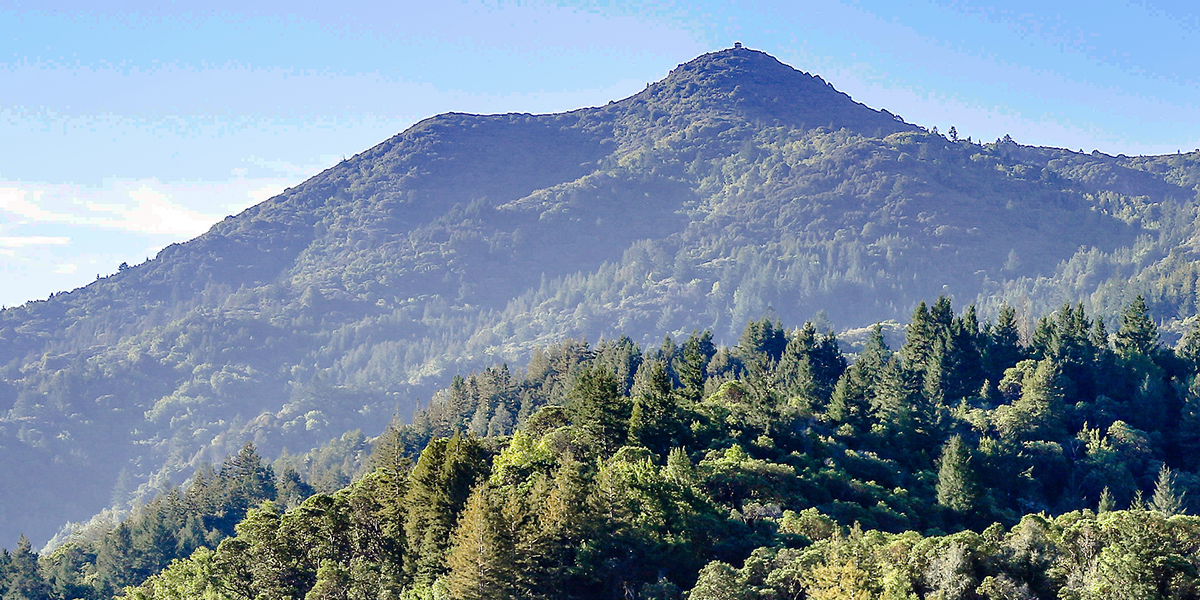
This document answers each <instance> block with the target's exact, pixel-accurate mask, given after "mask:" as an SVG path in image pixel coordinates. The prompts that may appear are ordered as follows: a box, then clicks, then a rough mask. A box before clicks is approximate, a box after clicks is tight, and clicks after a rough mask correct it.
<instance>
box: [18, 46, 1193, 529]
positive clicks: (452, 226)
mask: <svg viewBox="0 0 1200 600" xmlns="http://www.w3.org/2000/svg"><path fill="white" fill-rule="evenodd" d="M1198 183H1200V155H1197V154H1186V155H1183V154H1181V155H1171V156H1161V157H1120V156H1118V157H1114V156H1108V155H1104V154H1101V153H1098V152H1097V153H1092V154H1083V153H1080V152H1072V151H1068V150H1062V149H1055V148H1035V147H1028V146H1021V145H1019V144H1017V143H1015V142H1013V141H1012V140H1007V139H1004V140H998V141H996V142H994V143H986V144H984V143H980V142H979V141H977V140H972V139H970V138H969V137H965V138H960V137H959V135H958V133H957V132H952V133H950V134H947V135H943V134H940V133H938V132H936V131H934V130H925V129H923V128H921V127H918V126H916V125H912V124H909V123H905V122H904V121H903V120H901V119H900V118H899V117H896V116H894V115H892V114H890V113H888V112H886V111H878V110H874V109H871V108H868V107H866V106H864V105H862V104H858V103H856V102H855V101H853V100H852V99H850V98H849V97H848V96H846V95H845V94H842V93H840V92H838V91H837V90H835V89H834V88H833V87H832V86H831V85H829V84H828V83H826V82H825V81H823V80H821V79H820V78H819V77H815V76H812V75H809V74H806V73H803V72H800V71H796V70H794V69H792V68H791V67H789V66H787V65H783V64H781V63H779V62H778V61H776V60H775V59H773V58H771V57H770V56H768V55H766V54H764V53H761V52H757V51H753V50H749V49H744V48H742V49H731V50H724V51H720V52H714V53H711V54H707V55H704V56H701V57H699V58H697V59H695V60H693V61H691V62H689V63H687V64H684V65H681V66H679V67H678V68H677V69H675V70H673V71H672V72H671V73H670V75H668V76H667V78H666V79H664V80H663V81H660V82H657V83H654V84H651V85H649V86H648V87H647V88H646V89H645V90H644V91H643V92H641V93H639V94H637V95H635V96H632V97H630V98H626V99H624V100H620V101H616V102H611V103H609V104H607V105H605V106H601V107H596V108H586V109H580V110H577V111H573V112H569V113H564V114H556V115H526V114H509V115H493V116H478V115H464V114H446V115H440V116H437V117H433V118H431V119H428V120H426V121H423V122H421V123H418V124H417V125H415V126H413V127H412V128H410V129H408V130H407V131H405V132H403V133H401V134H399V135H397V136H395V137H393V138H391V139H389V140H387V141H385V142H383V143H382V144H380V145H378V146H376V147H374V148H371V149H369V150H367V151H365V152H363V153H361V154H359V155H356V156H354V157H353V158H351V159H349V160H346V161H344V162H342V163H340V164H338V165H337V166H335V167H333V168H331V169H329V170H327V171H325V172H323V173H321V174H319V175H317V176H316V177H314V178H312V179H311V180H309V181H307V182H305V183H303V184H301V185H299V186H297V187H295V188H292V189H289V190H287V191H286V192H285V193H284V194H282V195H280V196H278V197H276V198H272V199H271V200H268V201H267V202H264V203H262V204H260V205H258V206H255V207H253V208H251V209H249V210H247V211H245V212H243V213H242V214H240V215H237V216H233V217H230V218H228V219H225V220H224V221H222V222H220V223H218V224H217V225H215V226H214V227H213V228H212V230H210V231H209V232H208V233H206V234H204V235H202V236H200V237H198V238H196V239H195V240H192V241H190V242H187V243H184V244H178V245H174V246H171V247H169V248H167V249H165V250H164V251H162V252H161V253H160V254H159V255H158V256H157V257H155V258H154V259H153V260H150V261H148V262H146V263H144V264H141V265H135V266H133V267H130V268H128V269H123V270H121V271H120V272H118V273H116V274H114V275H112V276H109V277H105V278H103V279H100V280H98V281H96V282H95V283H93V284H91V285H89V286H87V287H85V288H81V289H79V290H75V291H73V292H70V293H63V294H57V295H55V296H53V297H51V298H49V299H47V300H45V301H39V302H32V303H29V304H26V305H25V306H22V307H17V308H13V309H8V310H5V311H3V312H0V449H2V450H3V452H4V456H5V460H4V461H2V462H0V477H2V478H3V479H4V480H5V481H37V482H38V485H30V486H4V487H3V488H0V540H3V539H9V540H15V539H16V537H17V535H18V533H19V532H21V531H24V532H26V533H28V534H29V535H30V536H31V537H32V538H33V540H35V541H36V542H37V543H38V544H40V543H41V542H42V541H44V540H46V539H48V538H49V537H50V536H51V534H53V532H54V531H55V530H56V529H58V527H59V526H61V525H62V523H63V522H64V521H66V520H68V519H72V520H80V519H86V518H88V517H89V516H91V515H93V514H95V513H97V512H98V511H100V510H101V509H102V508H104V507H106V506H118V507H119V506H124V505H126V504H127V503H128V502H130V501H131V500H134V499H136V498H142V499H145V498H147V497H149V496H151V495H153V494H155V493H157V491H158V490H161V489H163V488H164V487H165V486H169V485H170V484H172V483H180V482H181V481H183V480H184V479H185V478H186V477H188V476H189V475H190V474H191V473H192V472H193V471H194V469H195V468H196V467H197V466H199V465H201V464H202V463H204V462H206V461H207V462H219V461H221V460H222V459H223V457H224V456H226V455H228V454H231V453H233V452H236V451H237V450H238V449H239V448H240V447H242V445H243V444H244V443H245V442H247V441H253V442H254V443H255V444H256V445H257V448H258V449H259V451H260V452H261V453H262V454H263V455H265V456H268V457H271V458H274V457H276V456H278V455H279V453H280V452H282V451H283V450H284V449H285V448H286V449H288V450H290V451H292V452H301V451H304V450H307V449H309V448H312V447H315V446H317V445H319V444H321V443H323V442H325V441H327V440H329V439H332V438H335V437H338V436H340V435H342V434H343V433H344V432H347V431H350V430H353V429H356V428H359V429H362V430H363V431H365V432H366V433H367V434H368V435H375V434H377V433H379V432H380V431H382V429H383V427H384V426H385V424H386V423H387V422H389V420H390V419H391V418H392V416H393V415H396V414H398V415H400V416H401V417H403V418H405V419H407V418H409V417H410V416H411V415H412V412H413V409H414V408H415V407H416V406H417V404H418V403H421V404H424V403H426V402H427V398H428V396H429V394H430V393H431V392H432V391H433V390H434V389H437V388H438V387H442V386H445V385H447V384H448V383H449V382H450V381H449V380H450V377H452V376H453V374H454V373H456V372H465V371H469V370H471V369H474V368H482V367H484V366H486V365H490V364H496V363H500V362H503V361H509V362H510V363H512V364H522V363H524V361H525V360H526V359H527V358H528V357H529V356H530V353H531V352H532V350H533V349H534V348H535V347H538V346H547V345H551V344H555V343H557V342H559V341H561V340H563V339H567V338H573V339H589V340H597V339H600V338H601V337H603V336H606V337H609V338H612V337H616V336H619V335H626V336H628V337H629V338H630V339H631V340H633V341H636V342H637V343H638V344H639V345H641V346H643V347H648V346H649V345H650V344H652V343H656V341H657V340H659V339H661V338H662V336H663V335H665V334H668V333H669V334H673V335H675V336H676V337H680V336H686V335H687V334H688V332H691V331H693V330H704V329H707V330H710V331H711V332H712V334H713V338H714V341H716V342H717V343H732V342H734V341H736V340H737V338H738V335H739V332H740V331H741V328H742V326H743V325H744V323H746V322H747V321H749V320H751V319H756V320H757V319H760V318H762V317H763V316H764V315H773V316H775V317H777V318H781V319H783V320H784V321H786V322H799V321H801V320H803V319H808V318H812V317H813V315H815V314H817V312H818V311H821V310H823V311H825V313H824V315H823V317H822V318H823V319H824V320H821V321H820V322H821V323H822V326H825V325H826V324H832V325H833V326H834V327H836V328H838V329H839V330H841V329H845V328H851V327H864V326H867V325H869V324H871V323H874V322H876V321H880V320H885V319H897V320H903V319H906V318H907V315H908V313H909V311H910V308H911V306H913V305H914V304H915V303H916V302H917V301H918V300H919V299H921V298H928V297H936V296H937V295H939V294H946V295H948V296H951V297H954V298H956V299H957V300H958V301H960V302H966V301H971V300H974V301H976V302H977V304H978V305H979V308H980V313H981V314H982V315H985V316H991V317H994V316H996V315H997V314H998V312H997V311H998V309H999V306H1000V304H1001V303H1002V302H1005V301H1007V302H1008V303H1009V304H1010V305H1011V306H1014V307H1016V309H1017V312H1016V316H1015V317H1014V318H1015V322H1016V327H1017V329H1018V330H1019V331H1021V332H1022V333H1023V334H1024V335H1026V336H1029V335H1031V334H1032V332H1031V330H1030V329H1031V327H1032V321H1031V320H1030V318H1029V315H1032V314H1039V313H1041V312H1044V311H1047V310H1052V309H1054V308H1057V307H1058V306H1060V305H1061V304H1062V303H1064V302H1068V301H1069V302H1072V303H1075V302H1083V303H1084V307H1085V308H1086V309H1087V310H1088V311H1089V314H1093V315H1097V316H1106V318H1109V319H1110V322H1109V323H1108V325H1110V326H1115V325H1116V322H1115V321H1113V320H1111V319H1115V317H1114V315H1116V314H1117V313H1118V312H1119V310H1120V308H1121V307H1122V306H1124V305H1126V304H1128V303H1129V302H1130V301H1131V299H1132V298H1133V296H1134V295H1135V294H1137V293H1142V294H1143V295H1144V297H1145V298H1146V301H1147V304H1148V307H1149V310H1150V314H1152V315H1153V317H1154V319H1155V320H1156V321H1159V322H1161V323H1162V325H1163V330H1164V335H1178V334H1179V333H1180V332H1182V331H1183V330H1184V329H1185V327H1184V326H1183V323H1182V322H1183V321H1184V320H1185V319H1186V318H1188V317H1190V316H1192V315H1194V314H1195V303H1196V299H1195V289H1196V279H1197V275H1198V273H1200V270H1198V269H1197V262H1196V260H1195V258H1196V248H1195V243H1196V242H1195V239H1196V233H1197V231H1198V230H1200V229H1198V227H1197V216H1198V215H1197V203H1196V192H1197V190H1196V186H1197V184H1198ZM519 410H520V407H519V406H518V407H514V408H513V409H512V410H511V411H510V412H512V414H511V415H510V417H511V418H513V419H516V418H517V413H518V412H519ZM493 417H494V416H493ZM493 417H489V418H493ZM500 420H501V421H503V419H500ZM35 473H36V474H37V475H36V477H35V476H34V475H33V474H35Z"/></svg>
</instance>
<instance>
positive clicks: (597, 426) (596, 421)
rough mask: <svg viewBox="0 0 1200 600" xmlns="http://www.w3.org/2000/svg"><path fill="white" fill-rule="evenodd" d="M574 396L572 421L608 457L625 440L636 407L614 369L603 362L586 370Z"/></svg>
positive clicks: (592, 449) (588, 440) (571, 409)
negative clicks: (632, 409) (614, 373)
mask: <svg viewBox="0 0 1200 600" xmlns="http://www.w3.org/2000/svg"><path fill="white" fill-rule="evenodd" d="M570 398H571V401H570V404H569V405H568V408H569V409H570V412H571V421H572V423H574V425H575V426H576V428H577V429H578V431H579V432H580V437H581V438H582V440H583V442H584V443H585V444H587V446H588V447H589V448H590V449H591V451H592V452H597V453H600V454H602V455H603V456H608V455H610V454H612V453H613V452H614V451H616V449H617V448H618V447H619V446H620V445H621V444H622V443H624V442H625V440H626V439H627V436H628V432H629V412H630V409H631V408H632V407H631V406H630V405H629V399H628V398H626V397H624V396H622V395H621V392H620V389H619V387H618V383H617V380H616V377H615V376H614V375H613V372H612V371H610V370H608V369H606V368H604V367H603V366H599V365H595V366H591V367H588V368H586V369H584V370H583V371H582V372H580V374H579V376H578V377H577V378H576V380H575V385H574V386H572V389H571V393H570Z"/></svg>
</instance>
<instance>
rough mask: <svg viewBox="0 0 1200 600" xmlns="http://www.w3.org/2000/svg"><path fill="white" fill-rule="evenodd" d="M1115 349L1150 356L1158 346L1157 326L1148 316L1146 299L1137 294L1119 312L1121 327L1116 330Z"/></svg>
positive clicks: (1148, 310)
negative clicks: (1122, 310)
mask: <svg viewBox="0 0 1200 600" xmlns="http://www.w3.org/2000/svg"><path fill="white" fill-rule="evenodd" d="M1116 345H1117V351H1118V352H1122V353H1126V354H1128V353H1131V352H1137V353H1140V354H1145V355H1147V356H1152V355H1153V353H1154V351H1155V350H1156V349H1157V347H1158V326H1157V325H1155V324H1154V319H1151V318H1150V309H1149V308H1147V307H1146V300H1145V299H1143V298H1142V296H1141V295H1138V296H1137V297H1136V298H1134V299H1133V302H1131V303H1130V304H1129V306H1127V307H1125V311H1124V312H1122V313H1121V328H1120V329H1119V330H1117V338H1116Z"/></svg>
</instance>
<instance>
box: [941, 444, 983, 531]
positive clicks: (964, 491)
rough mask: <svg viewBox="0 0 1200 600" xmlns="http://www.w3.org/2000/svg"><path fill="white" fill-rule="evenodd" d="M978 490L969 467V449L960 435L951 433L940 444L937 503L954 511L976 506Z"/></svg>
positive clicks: (958, 511)
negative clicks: (943, 442) (951, 434)
mask: <svg viewBox="0 0 1200 600" xmlns="http://www.w3.org/2000/svg"><path fill="white" fill-rule="evenodd" d="M978 497H979V492H978V489H977V487H976V480H975V472H974V469H972V467H971V451H970V449H969V448H967V445H966V444H965V443H964V442H963V440H962V436H959V435H953V436H951V437H950V440H949V441H947V442H946V445H945V446H942V458H941V460H940V461H939V464H938V482H937V503H938V504H940V505H942V506H945V507H946V508H949V509H950V510H953V511H954V512H956V513H960V514H961V513H967V512H970V511H972V510H974V509H975V508H976V506H975V505H976V502H977V500H978Z"/></svg>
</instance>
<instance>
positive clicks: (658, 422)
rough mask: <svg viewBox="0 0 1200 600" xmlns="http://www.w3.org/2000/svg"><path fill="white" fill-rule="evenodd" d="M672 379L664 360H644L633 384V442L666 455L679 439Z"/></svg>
mask: <svg viewBox="0 0 1200 600" xmlns="http://www.w3.org/2000/svg"><path fill="white" fill-rule="evenodd" d="M676 411H677V408H676V405H675V395H674V393H673V391H672V389H671V379H670V377H669V376H668V375H667V369H666V365H665V364H664V363H663V362H662V361H658V360H655V361H650V362H646V363H642V368H641V369H639V370H638V374H637V377H636V378H635V382H634V385H633V409H632V410H631V412H630V416H629V441H630V442H632V443H635V444H641V445H643V446H645V447H647V448H649V449H650V450H651V451H653V452H655V453H656V454H659V455H660V456H661V455H665V454H666V453H667V451H668V450H670V449H671V447H672V446H674V445H675V444H676V442H677V441H678V438H679V433H680V432H679V427H678V416H677V415H676Z"/></svg>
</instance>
